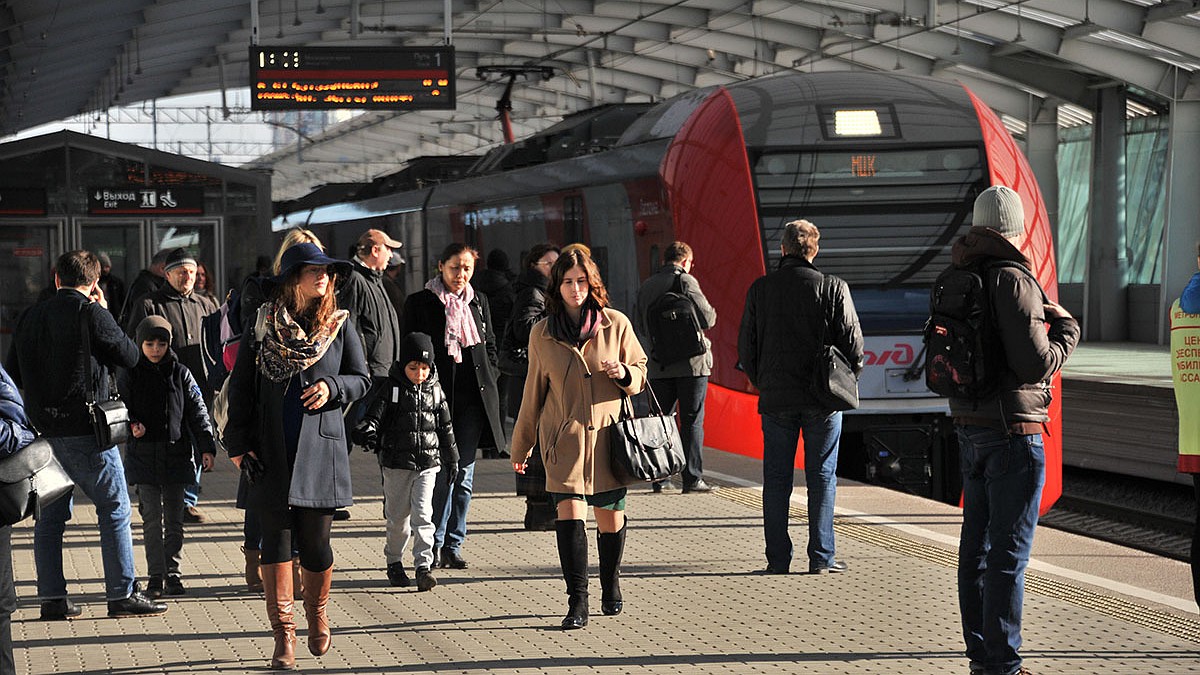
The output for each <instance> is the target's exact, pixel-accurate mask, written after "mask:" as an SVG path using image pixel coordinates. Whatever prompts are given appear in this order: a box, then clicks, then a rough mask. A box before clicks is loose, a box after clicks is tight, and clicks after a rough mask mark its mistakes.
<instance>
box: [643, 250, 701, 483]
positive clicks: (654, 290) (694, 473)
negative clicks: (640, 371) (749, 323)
mask: <svg viewBox="0 0 1200 675" xmlns="http://www.w3.org/2000/svg"><path fill="white" fill-rule="evenodd" d="M692 262H693V257H692V247H691V246H688V245H687V244H685V243H683V242H682V241H676V242H672V243H671V245H670V246H668V247H667V250H666V251H663V266H662V267H661V268H660V269H659V270H658V272H656V273H655V274H653V275H651V276H650V278H649V279H646V281H645V282H644V283H643V284H642V287H641V288H640V289H638V296H637V313H636V315H635V317H634V321H635V327H636V329H637V332H638V333H639V335H640V336H641V339H642V343H643V344H644V345H645V346H646V347H647V348H648V351H649V352H650V360H649V362H648V363H647V364H646V367H647V369H648V377H649V378H650V386H651V388H652V389H653V390H654V394H655V396H657V397H658V402H659V404H660V405H662V409H663V410H664V411H670V410H671V408H672V407H674V406H675V403H676V401H678V402H679V422H680V425H679V426H680V434H679V435H680V438H681V440H682V441H683V452H684V459H685V460H686V466H685V467H684V469H683V492H684V493H685V494H686V493H689V492H709V491H711V490H712V488H711V487H710V486H709V485H708V483H705V482H704V464H703V462H704V456H703V451H704V395H705V393H706V392H707V391H708V376H709V374H711V373H712V364H713V360H712V344H711V343H710V342H709V341H708V338H707V337H705V336H704V332H703V331H704V330H706V329H708V328H712V327H713V326H714V325H715V324H716V323H717V311H716V310H715V309H713V307H712V305H711V304H709V302H708V298H705V297H704V292H703V291H701V290H700V282H698V281H696V278H695V277H693V276H692V275H691V274H690V272H691V271H692ZM666 484H667V481H662V482H658V483H655V484H654V491H655V492H662V490H663V488H664V487H665V486H666Z"/></svg>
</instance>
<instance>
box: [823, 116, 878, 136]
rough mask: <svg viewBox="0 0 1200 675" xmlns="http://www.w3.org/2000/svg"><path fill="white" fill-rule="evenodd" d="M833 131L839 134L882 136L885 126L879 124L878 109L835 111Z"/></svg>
mask: <svg viewBox="0 0 1200 675" xmlns="http://www.w3.org/2000/svg"><path fill="white" fill-rule="evenodd" d="M833 133H834V134H835V135H837V136H880V135H882V134H883V128H882V127H881V126H880V124H879V112H878V111H876V110H835V111H833Z"/></svg>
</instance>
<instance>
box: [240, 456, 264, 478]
mask: <svg viewBox="0 0 1200 675" xmlns="http://www.w3.org/2000/svg"><path fill="white" fill-rule="evenodd" d="M266 470H267V468H266V467H265V466H263V463H262V461H261V460H260V459H259V458H257V457H255V456H254V455H251V454H245V455H242V473H244V474H246V482H247V483H249V484H251V485H254V484H255V483H257V482H258V481H259V480H261V479H262V477H263V474H264V473H265V472H266Z"/></svg>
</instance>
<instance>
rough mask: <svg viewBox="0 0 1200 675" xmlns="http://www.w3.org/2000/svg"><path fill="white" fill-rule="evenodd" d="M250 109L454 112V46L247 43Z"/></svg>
mask: <svg viewBox="0 0 1200 675" xmlns="http://www.w3.org/2000/svg"><path fill="white" fill-rule="evenodd" d="M250 101H251V105H250V107H251V109H253V110H333V109H352V110H453V109H454V48H453V47H284V46H274V47H264V46H261V45H256V46H252V47H250Z"/></svg>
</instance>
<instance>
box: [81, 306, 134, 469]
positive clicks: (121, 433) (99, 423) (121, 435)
mask: <svg viewBox="0 0 1200 675" xmlns="http://www.w3.org/2000/svg"><path fill="white" fill-rule="evenodd" d="M84 307H85V309H84V310H83V311H81V312H80V313H79V327H80V330H81V331H82V332H83V370H84V376H85V377H86V378H87V408H88V417H90V418H91V420H92V431H93V432H94V433H95V435H96V443H97V445H98V446H99V447H100V449H101V450H104V449H107V448H111V447H112V446H114V445H118V444H120V443H124V442H126V441H128V440H129V409H128V408H126V407H125V402H124V401H122V400H121V399H120V398H118V397H117V391H116V388H115V387H113V386H111V385H110V386H109V388H108V391H109V399H108V400H107V401H97V400H96V396H97V389H98V387H97V386H96V375H95V373H93V372H92V331H91V328H90V327H89V326H88V323H87V309H86V307H87V305H84Z"/></svg>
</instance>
